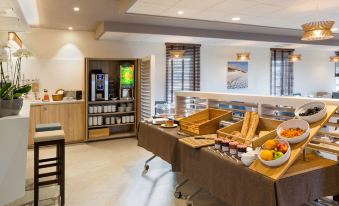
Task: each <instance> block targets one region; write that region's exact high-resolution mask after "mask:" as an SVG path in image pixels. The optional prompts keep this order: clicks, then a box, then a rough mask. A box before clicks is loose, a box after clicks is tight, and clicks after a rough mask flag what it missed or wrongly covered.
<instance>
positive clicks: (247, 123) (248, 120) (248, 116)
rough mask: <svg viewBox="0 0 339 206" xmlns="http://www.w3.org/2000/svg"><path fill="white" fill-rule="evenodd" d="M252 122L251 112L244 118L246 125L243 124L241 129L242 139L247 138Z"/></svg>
mask: <svg viewBox="0 0 339 206" xmlns="http://www.w3.org/2000/svg"><path fill="white" fill-rule="evenodd" d="M250 121H251V112H246V113H245V118H244V123H243V124H242V127H241V136H242V137H246V134H247V132H248V128H249V124H250Z"/></svg>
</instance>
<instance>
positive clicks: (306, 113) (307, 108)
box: [294, 102, 326, 123]
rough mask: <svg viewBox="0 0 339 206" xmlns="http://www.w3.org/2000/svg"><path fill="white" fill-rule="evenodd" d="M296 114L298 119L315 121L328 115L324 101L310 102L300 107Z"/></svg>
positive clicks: (309, 121)
mask: <svg viewBox="0 0 339 206" xmlns="http://www.w3.org/2000/svg"><path fill="white" fill-rule="evenodd" d="M315 108H317V109H315ZM294 114H295V116H296V117H297V118H298V119H303V120H305V121H307V122H308V123H314V122H317V121H319V120H321V119H322V118H324V117H325V116H326V105H325V103H324V102H310V103H307V104H304V105H302V106H300V107H298V108H297V109H296V110H295V112H294Z"/></svg>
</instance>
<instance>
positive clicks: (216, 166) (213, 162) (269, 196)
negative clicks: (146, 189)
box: [138, 123, 339, 206]
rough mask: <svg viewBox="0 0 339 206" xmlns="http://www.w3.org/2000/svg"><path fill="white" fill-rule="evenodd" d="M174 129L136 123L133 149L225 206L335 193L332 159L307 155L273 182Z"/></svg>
mask: <svg viewBox="0 0 339 206" xmlns="http://www.w3.org/2000/svg"><path fill="white" fill-rule="evenodd" d="M177 131H178V128H175V129H163V128H160V127H159V126H154V125H147V124H145V123H140V125H139V132H138V142H139V143H138V145H139V146H141V147H143V148H145V149H146V150H148V151H151V152H153V153H154V154H155V155H157V156H159V157H161V158H162V159H164V160H165V161H167V162H169V163H170V164H172V166H173V170H174V171H180V172H182V174H183V176H185V177H187V178H188V179H189V180H191V181H192V182H194V183H195V184H197V185H199V186H201V187H203V188H204V189H206V190H208V191H209V192H210V193H211V194H212V195H214V196H216V197H218V198H219V199H221V200H223V201H224V202H226V203H228V204H229V205H237V206H241V205H246V206H247V205H258V206H259V205H260V206H262V205H300V204H303V203H305V202H307V201H312V200H314V199H317V198H320V197H324V196H332V195H337V194H339V166H338V165H337V162H335V161H332V160H327V159H324V158H320V157H317V156H315V155H310V156H308V157H307V159H306V161H303V160H299V161H298V162H296V163H295V164H294V165H293V166H292V167H291V168H290V169H289V170H288V171H287V173H286V174H285V175H284V176H283V177H282V178H281V179H279V180H277V181H274V180H273V179H270V178H268V177H266V176H264V175H261V174H259V173H257V172H255V171H252V170H251V169H249V168H247V167H245V166H244V165H242V163H241V162H240V161H239V162H237V161H236V160H234V159H231V158H228V157H226V156H224V157H223V156H221V155H220V154H219V153H217V152H215V151H214V150H211V149H209V148H202V149H193V148H191V147H189V146H186V145H184V144H182V143H180V142H179V141H178V139H179V138H183V137H184V136H179V135H178V134H177Z"/></svg>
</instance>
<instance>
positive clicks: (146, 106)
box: [140, 60, 152, 120]
mask: <svg viewBox="0 0 339 206" xmlns="http://www.w3.org/2000/svg"><path fill="white" fill-rule="evenodd" d="M140 95H141V97H140V98H141V99H140V113H141V114H140V118H141V120H144V119H146V118H150V117H151V116H152V112H151V61H150V60H143V61H141V68H140Z"/></svg>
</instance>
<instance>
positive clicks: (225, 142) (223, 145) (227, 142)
mask: <svg viewBox="0 0 339 206" xmlns="http://www.w3.org/2000/svg"><path fill="white" fill-rule="evenodd" d="M230 141H231V140H229V139H224V140H222V141H221V150H222V151H223V152H229V151H230Z"/></svg>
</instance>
